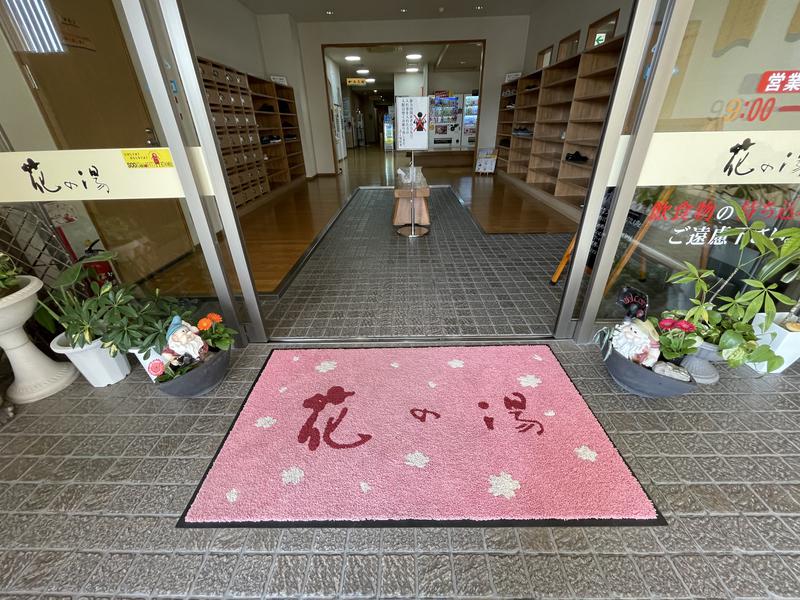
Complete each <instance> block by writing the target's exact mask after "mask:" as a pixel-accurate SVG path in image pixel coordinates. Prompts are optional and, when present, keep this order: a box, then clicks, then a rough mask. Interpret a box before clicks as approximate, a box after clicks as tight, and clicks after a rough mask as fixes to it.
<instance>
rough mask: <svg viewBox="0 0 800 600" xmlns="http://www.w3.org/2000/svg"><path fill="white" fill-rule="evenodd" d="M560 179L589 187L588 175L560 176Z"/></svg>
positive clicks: (584, 187) (578, 185)
mask: <svg viewBox="0 0 800 600" xmlns="http://www.w3.org/2000/svg"><path fill="white" fill-rule="evenodd" d="M558 180H559V181H561V182H563V183H568V184H569V185H574V186H577V187H580V188H583V189H587V188H588V187H589V178H588V177H559V178H558Z"/></svg>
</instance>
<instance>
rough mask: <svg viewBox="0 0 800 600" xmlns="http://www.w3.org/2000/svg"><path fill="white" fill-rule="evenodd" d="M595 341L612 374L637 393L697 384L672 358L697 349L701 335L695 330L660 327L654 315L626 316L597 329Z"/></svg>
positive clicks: (681, 390) (683, 389) (662, 394)
mask: <svg viewBox="0 0 800 600" xmlns="http://www.w3.org/2000/svg"><path fill="white" fill-rule="evenodd" d="M662 338H663V340H664V347H663V348H662V345H661V344H662V342H661V340H662ZM595 341H596V342H598V343H599V345H600V347H601V350H602V351H603V361H604V362H605V363H606V367H607V368H608V372H609V374H610V375H611V378H612V379H614V381H616V382H617V384H618V385H619V386H620V387H622V388H623V389H625V390H627V391H629V392H631V393H633V394H636V395H637V396H643V397H645V398H667V397H670V396H679V395H682V394H686V393H688V392H691V391H693V390H694V389H695V388H696V387H697V385H696V383H695V382H694V380H693V379H692V377H691V376H690V375H689V373H688V372H687V371H686V370H685V369H684V368H682V367H680V366H677V365H675V364H674V362H673V361H676V360H679V359H680V358H682V357H683V356H685V354H686V353H691V352H694V351H696V348H697V346H699V344H700V338H699V336H698V335H697V334H696V333H694V332H688V331H682V330H680V329H678V328H673V327H666V326H665V327H661V326H660V325H658V322H654V320H653V319H649V320H647V321H642V320H639V319H630V318H628V319H626V320H625V322H623V323H620V324H617V325H615V326H614V327H606V328H604V329H601V330H600V331H598V332H597V334H596V335H595ZM667 357H669V358H667ZM660 358H664V359H667V360H659V359H660Z"/></svg>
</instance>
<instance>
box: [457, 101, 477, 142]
mask: <svg viewBox="0 0 800 600" xmlns="http://www.w3.org/2000/svg"><path fill="white" fill-rule="evenodd" d="M477 139H478V96H464V115H463V118H462V123H461V147H462V148H474V147H475V143H476V141H477Z"/></svg>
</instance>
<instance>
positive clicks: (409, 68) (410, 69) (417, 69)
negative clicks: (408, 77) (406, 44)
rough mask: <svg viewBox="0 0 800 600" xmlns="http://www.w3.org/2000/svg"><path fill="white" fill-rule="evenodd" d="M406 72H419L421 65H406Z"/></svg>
mask: <svg viewBox="0 0 800 600" xmlns="http://www.w3.org/2000/svg"><path fill="white" fill-rule="evenodd" d="M406 73H419V67H406Z"/></svg>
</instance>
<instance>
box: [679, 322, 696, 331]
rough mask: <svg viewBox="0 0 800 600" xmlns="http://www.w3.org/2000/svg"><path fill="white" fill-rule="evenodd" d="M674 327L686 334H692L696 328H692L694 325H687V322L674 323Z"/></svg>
mask: <svg viewBox="0 0 800 600" xmlns="http://www.w3.org/2000/svg"><path fill="white" fill-rule="evenodd" d="M675 327H677V328H678V329H680V330H682V331H685V332H686V333H694V330H695V329H697V327H695V326H694V323H689V321H684V320H680V321H677V322H676V323H675Z"/></svg>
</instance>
